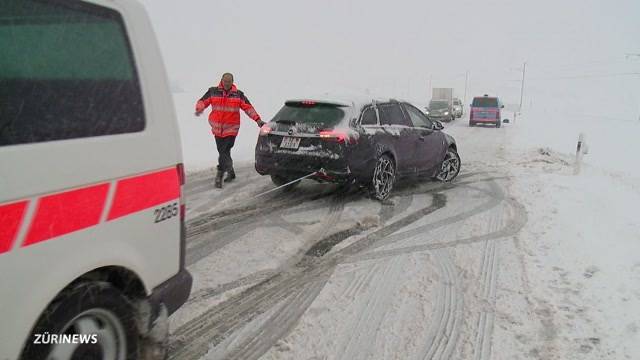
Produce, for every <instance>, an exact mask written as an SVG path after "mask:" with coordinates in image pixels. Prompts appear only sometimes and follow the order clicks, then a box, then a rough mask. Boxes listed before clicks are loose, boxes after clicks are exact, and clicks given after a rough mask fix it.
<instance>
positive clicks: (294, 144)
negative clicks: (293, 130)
mask: <svg viewBox="0 0 640 360" xmlns="http://www.w3.org/2000/svg"><path fill="white" fill-rule="evenodd" d="M298 146H300V138H294V137H290V136H285V137H284V138H283V139H282V142H281V143H280V147H281V148H284V149H296V150H297V149H298Z"/></svg>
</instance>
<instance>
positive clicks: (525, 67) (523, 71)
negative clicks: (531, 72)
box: [518, 61, 527, 113]
mask: <svg viewBox="0 0 640 360" xmlns="http://www.w3.org/2000/svg"><path fill="white" fill-rule="evenodd" d="M526 70H527V62H526V61H525V62H524V64H523V65H522V82H521V83H520V105H519V106H518V112H520V113H521V112H522V97H523V95H524V74H525V71H526Z"/></svg>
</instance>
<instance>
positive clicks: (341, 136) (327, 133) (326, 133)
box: [320, 130, 358, 144]
mask: <svg viewBox="0 0 640 360" xmlns="http://www.w3.org/2000/svg"><path fill="white" fill-rule="evenodd" d="M320 139H323V140H327V141H335V142H338V143H349V144H355V143H357V142H358V141H357V140H356V139H355V138H353V137H351V136H349V135H348V134H347V133H346V132H342V131H335V130H323V131H320Z"/></svg>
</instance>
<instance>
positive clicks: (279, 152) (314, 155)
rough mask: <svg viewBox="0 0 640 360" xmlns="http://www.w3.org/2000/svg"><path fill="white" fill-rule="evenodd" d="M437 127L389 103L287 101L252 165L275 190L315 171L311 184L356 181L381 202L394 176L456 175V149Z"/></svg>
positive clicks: (403, 106) (265, 131) (403, 104)
mask: <svg viewBox="0 0 640 360" xmlns="http://www.w3.org/2000/svg"><path fill="white" fill-rule="evenodd" d="M442 129H443V127H442V124H441V123H440V122H438V121H433V120H430V119H429V118H428V117H427V116H425V115H424V114H423V113H422V112H421V111H420V110H419V109H417V108H416V107H414V106H413V105H411V104H409V103H407V102H402V101H396V100H393V99H371V98H364V99H354V98H340V99H338V98H328V97H321V98H314V99H304V100H288V101H286V102H285V104H284V106H283V107H282V109H280V111H279V112H278V113H277V114H276V115H275V117H274V118H273V119H272V120H271V121H270V122H269V123H268V124H266V125H264V126H263V127H262V128H261V131H260V136H259V137H258V142H257V144H256V152H255V156H256V157H255V159H256V162H255V168H256V171H257V172H258V173H260V174H262V175H270V176H271V179H272V180H273V182H274V183H275V184H276V185H283V184H286V183H288V182H291V181H293V180H295V179H298V178H300V177H302V176H305V175H308V174H311V173H314V175H313V176H312V177H311V178H312V179H315V180H317V181H329V182H336V183H356V184H358V185H360V186H363V187H365V188H368V190H369V192H370V194H371V195H372V197H374V198H376V199H379V200H384V199H386V198H387V197H388V196H389V194H390V193H391V190H392V189H393V186H394V184H395V183H396V181H397V180H399V179H400V178H404V177H408V176H420V175H424V176H428V177H431V178H435V179H438V180H440V181H451V180H453V179H454V178H455V177H456V176H457V174H458V172H459V171H460V157H459V156H458V153H457V145H456V142H455V140H454V139H453V137H451V136H449V135H448V134H446V133H444V132H442V131H441V130H442ZM320 169H322V172H319V170H320Z"/></svg>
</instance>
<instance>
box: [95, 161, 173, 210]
mask: <svg viewBox="0 0 640 360" xmlns="http://www.w3.org/2000/svg"><path fill="white" fill-rule="evenodd" d="M179 197H180V179H179V178H178V171H177V170H176V168H175V167H172V168H170V169H167V170H162V171H158V172H154V173H151V174H145V175H141V176H136V177H133V178H129V179H124V180H120V181H118V185H117V187H116V193H115V196H114V198H113V205H111V210H110V211H109V216H108V217H107V220H113V219H117V218H119V217H122V216H125V215H129V214H131V213H134V212H137V211H141V210H144V209H148V208H150V207H152V206H156V205H159V204H163V203H166V202H167V201H171V200H176V199H178V198H179Z"/></svg>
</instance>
